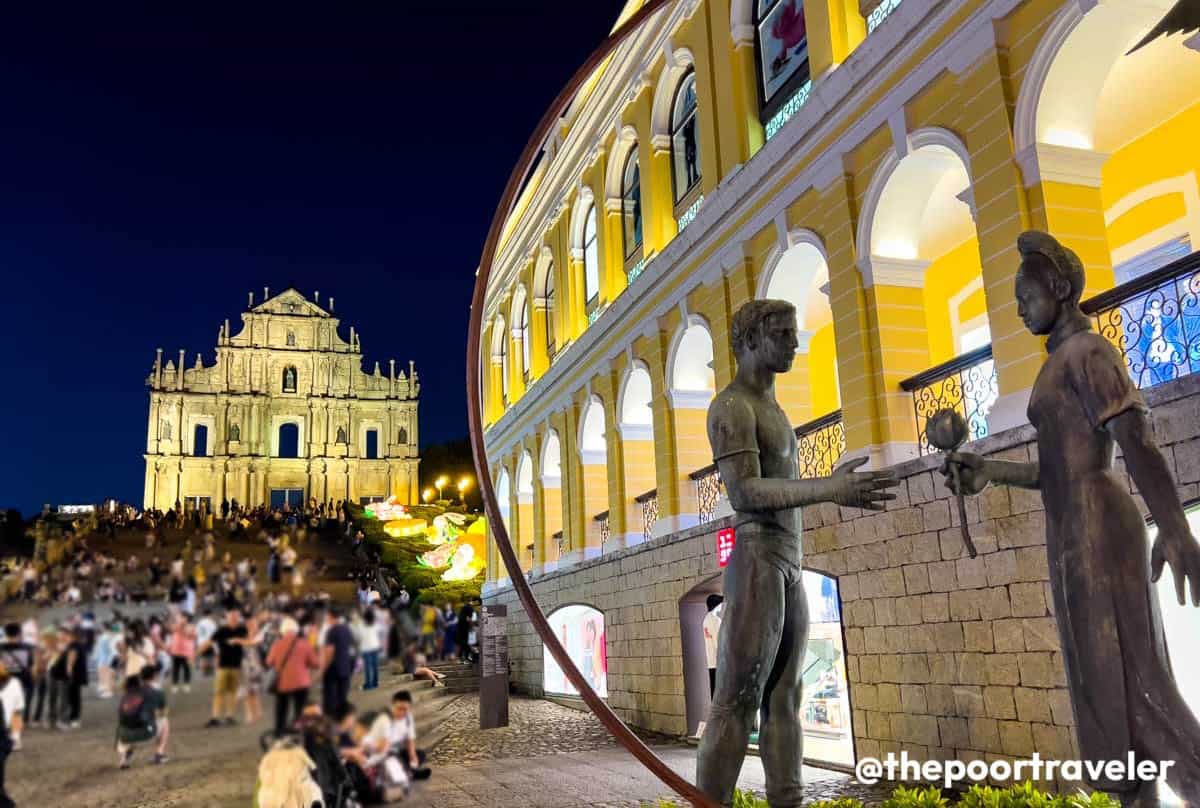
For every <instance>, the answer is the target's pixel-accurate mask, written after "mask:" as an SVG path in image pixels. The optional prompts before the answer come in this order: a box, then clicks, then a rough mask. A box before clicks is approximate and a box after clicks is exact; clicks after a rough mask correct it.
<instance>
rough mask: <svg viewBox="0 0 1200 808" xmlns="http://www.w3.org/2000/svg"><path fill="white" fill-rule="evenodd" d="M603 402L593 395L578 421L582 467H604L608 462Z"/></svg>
mask: <svg viewBox="0 0 1200 808" xmlns="http://www.w3.org/2000/svg"><path fill="white" fill-rule="evenodd" d="M604 432H605V424H604V402H602V401H601V400H600V396H597V395H595V394H593V395H592V396H591V397H590V398H589V399H588V400H587V405H586V406H585V408H584V410H583V417H582V418H580V419H579V456H580V458H582V460H583V465H585V466H594V465H605V464H606V463H607V462H608V441H607V439H606V438H605V435H604Z"/></svg>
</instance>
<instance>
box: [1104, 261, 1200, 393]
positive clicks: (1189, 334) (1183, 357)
mask: <svg viewBox="0 0 1200 808" xmlns="http://www.w3.org/2000/svg"><path fill="white" fill-rule="evenodd" d="M1082 308H1083V311H1084V313H1085V314H1087V315H1088V316H1089V317H1091V318H1092V322H1093V324H1094V325H1095V327H1096V330H1097V331H1098V332H1099V333H1100V334H1101V336H1104V337H1106V338H1107V339H1108V341H1109V342H1111V343H1112V344H1113V345H1114V346H1116V348H1117V350H1118V351H1120V352H1121V355H1122V356H1123V357H1124V358H1125V365H1126V367H1128V368H1129V375H1130V377H1131V378H1132V379H1133V382H1134V384H1136V385H1137V386H1138V387H1141V388H1146V387H1153V386H1154V385H1156V384H1162V383H1163V382H1169V381H1172V380H1174V379H1178V378H1180V377H1182V376H1188V375H1190V374H1192V373H1197V372H1200V252H1194V253H1192V254H1191V255H1188V256H1185V257H1183V258H1180V259H1179V260H1177V261H1172V262H1171V263H1169V264H1167V265H1166V266H1164V267H1162V268H1160V269H1156V270H1155V271H1153V272H1148V273H1146V274H1145V275H1143V276H1142V277H1140V278H1136V279H1134V280H1132V281H1130V282H1129V283H1123V284H1121V285H1120V286H1117V287H1116V288H1114V289H1110V290H1109V291H1107V292H1104V293H1102V294H1099V295H1096V296H1095V297H1093V298H1092V299H1090V300H1088V301H1086V302H1084V303H1083V306H1082Z"/></svg>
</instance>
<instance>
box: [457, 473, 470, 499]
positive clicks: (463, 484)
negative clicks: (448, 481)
mask: <svg viewBox="0 0 1200 808" xmlns="http://www.w3.org/2000/svg"><path fill="white" fill-rule="evenodd" d="M470 487H471V478H470V477H463V478H462V479H461V480H459V481H458V498H459V499H461V500H462V503H463V505H466V504H467V489H468V488H470Z"/></svg>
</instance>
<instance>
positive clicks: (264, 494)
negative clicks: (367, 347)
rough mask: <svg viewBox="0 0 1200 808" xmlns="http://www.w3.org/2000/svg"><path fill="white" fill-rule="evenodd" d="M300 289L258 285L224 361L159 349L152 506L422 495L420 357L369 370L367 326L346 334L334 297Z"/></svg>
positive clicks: (148, 496)
mask: <svg viewBox="0 0 1200 808" xmlns="http://www.w3.org/2000/svg"><path fill="white" fill-rule="evenodd" d="M315 298H316V296H314V299H309V298H306V297H305V296H304V295H302V294H300V293H299V292H297V291H296V290H294V289H288V290H287V291H285V292H283V293H281V294H278V295H275V296H273V297H272V296H270V295H269V292H268V290H265V289H264V290H263V296H262V298H260V299H259V300H258V301H257V302H256V301H255V298H254V296H253V295H251V296H250V298H249V300H248V307H247V309H246V311H244V312H243V313H242V315H241V318H242V325H241V328H240V330H238V332H237V333H236V334H235V333H233V331H232V330H231V329H230V323H229V321H228V320H226V321H225V323H224V325H223V326H222V327H221V328H220V330H219V333H218V337H217V346H216V360H215V361H211V362H208V363H206V362H205V361H204V359H203V358H202V357H201V355H199V354H197V355H196V356H195V359H194V361H193V362H192V363H191V364H188V363H187V358H186V354H185V352H184V351H182V350H181V351H180V352H179V355H178V358H177V359H167V360H166V361H164V358H163V354H162V350H161V349H159V351H158V355H157V357H156V359H155V362H154V367H153V370H152V371H151V374H150V376H149V378H148V379H147V385H148V386H149V388H150V411H149V419H148V423H147V429H146V455H145V457H146V483H145V496H144V504H145V505H146V507H156V508H160V509H162V510H167V509H168V508H171V507H172V506H173V505H174V504H175V503H176V502H179V503H181V504H186V505H188V506H191V507H200V506H201V505H203V504H207V505H208V506H209V508H210V509H212V510H219V509H220V506H221V503H222V501H225V500H228V501H230V502H232V501H233V500H237V502H238V503H239V504H242V505H251V506H253V505H258V504H261V503H275V504H277V505H278V504H281V503H282V502H284V501H286V502H288V503H290V504H292V505H295V504H298V503H299V502H301V501H306V500H309V499H316V500H317V501H322V502H324V501H330V500H332V501H333V502H337V501H339V500H345V499H349V500H351V501H353V502H361V501H365V500H370V499H378V498H383V497H387V496H389V495H394V496H395V497H396V498H397V499H398V500H399V501H400V502H405V503H414V502H417V501H418V500H417V497H418V488H417V465H418V463H419V458H418V457H417V439H418V431H417V397H418V394H419V393H420V387H421V386H420V384H419V382H418V380H417V373H416V371H415V369H414V368H413V365H412V363H411V362H410V363H409V366H408V370H407V373H406V372H405V371H404V370H403V369H398V368H397V367H396V362H395V360H392V361H390V362H389V363H388V366H387V367H386V368H381V367H380V365H379V363H378V362H376V363H375V364H374V367H373V368H371V369H370V370H364V369H363V367H362V365H363V355H362V347H361V344H360V342H359V338H358V334H357V333H356V331H355V329H354V328H350V329H349V332H348V336H347V337H346V338H343V336H342V335H341V334H339V326H340V321H339V320H338V319H337V318H336V317H335V316H334V315H333V299H332V298H330V299H329V300H328V301H327V303H326V305H325V306H322V305H320V304H319V303H318V302H315ZM185 365H186V366H185Z"/></svg>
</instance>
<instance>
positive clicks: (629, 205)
mask: <svg viewBox="0 0 1200 808" xmlns="http://www.w3.org/2000/svg"><path fill="white" fill-rule="evenodd" d="M621 219H622V224H623V228H622V232H623V235H624V239H625V257H626V258H629V257H630V256H632V255H633V254H634V253H635V252H637V251H638V249H639V248H640V247H641V246H642V176H641V171H640V170H639V168H638V157H637V146H636V144H635V145H634V147H633V148H632V149H630V150H629V156H628V157H627V158H625V175H624V178H623V180H622V182H621Z"/></svg>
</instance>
